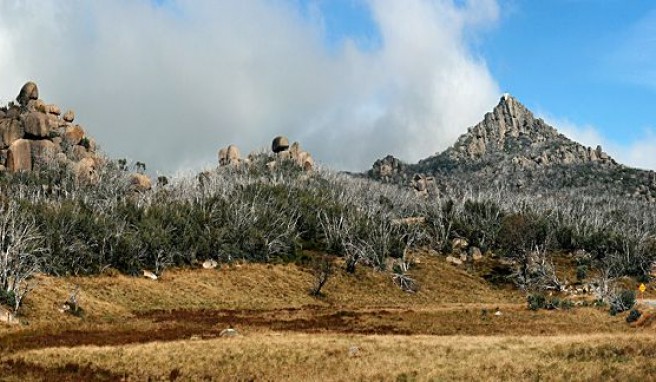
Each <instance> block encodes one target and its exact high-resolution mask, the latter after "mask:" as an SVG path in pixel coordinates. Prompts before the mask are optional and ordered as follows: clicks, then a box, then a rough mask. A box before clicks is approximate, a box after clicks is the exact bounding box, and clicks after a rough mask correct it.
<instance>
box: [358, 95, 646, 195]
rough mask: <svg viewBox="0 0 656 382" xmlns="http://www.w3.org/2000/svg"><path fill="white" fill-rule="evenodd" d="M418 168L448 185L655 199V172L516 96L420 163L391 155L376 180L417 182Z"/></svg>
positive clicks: (379, 164)
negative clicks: (625, 161)
mask: <svg viewBox="0 0 656 382" xmlns="http://www.w3.org/2000/svg"><path fill="white" fill-rule="evenodd" d="M415 175H419V176H418V177H417V179H420V178H419V177H421V176H424V177H426V176H428V177H433V178H434V184H435V186H436V187H437V188H438V189H441V190H446V189H458V188H463V187H470V188H473V189H483V190H485V189H488V190H493V189H499V188H505V189H508V190H510V191H513V192H520V193H525V194H552V195H558V194H561V195H567V194H568V193H571V192H586V193H593V194H596V195H612V196H622V197H632V198H636V199H641V200H646V201H649V202H652V203H653V202H656V173H654V172H653V171H643V170H639V169H634V168H630V167H626V166H623V165H621V164H619V163H617V162H616V161H615V160H614V159H613V158H611V157H610V156H609V155H608V154H607V153H606V152H604V151H603V149H602V148H601V146H597V147H596V148H595V149H593V148H590V147H586V146H584V145H581V144H579V143H577V142H575V141H573V140H571V139H569V138H567V137H566V136H564V135H563V134H560V133H559V132H558V131H557V130H556V129H555V128H553V127H552V126H549V125H548V124H546V123H545V122H544V121H543V120H542V119H540V118H536V117H535V116H534V115H533V113H532V112H531V111H530V110H528V109H527V108H526V107H525V106H524V105H522V104H521V103H520V102H519V101H518V100H516V99H515V98H514V97H512V96H510V95H504V96H503V97H501V99H500V101H499V104H498V105H497V106H496V107H495V108H494V110H492V111H491V112H489V113H487V114H485V116H484V118H483V120H482V121H481V122H480V123H478V124H477V125H475V126H473V127H470V128H469V129H468V130H467V132H466V133H465V134H463V135H461V136H460V138H458V140H457V142H456V143H454V144H453V145H452V146H451V147H449V148H448V149H446V150H445V151H443V152H441V153H439V154H437V155H435V156H431V157H428V158H426V159H423V160H421V161H419V163H416V164H404V163H402V162H401V161H399V160H398V159H396V158H394V157H393V156H388V157H386V158H384V159H381V160H378V161H377V162H376V163H375V164H374V166H373V168H372V170H370V171H369V176H371V177H373V178H375V179H379V180H382V181H385V182H395V183H401V184H411V183H413V180H414V178H413V177H415ZM416 183H417V180H414V184H416Z"/></svg>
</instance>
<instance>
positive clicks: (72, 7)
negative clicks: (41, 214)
mask: <svg viewBox="0 0 656 382" xmlns="http://www.w3.org/2000/svg"><path fill="white" fill-rule="evenodd" d="M361 1H363V2H364V3H363V4H364V6H365V9H367V10H368V11H370V12H371V16H372V20H373V21H374V23H375V26H376V28H377V31H378V33H379V34H380V44H377V46H376V48H375V49H362V48H360V47H359V46H358V44H356V42H355V40H351V39H346V40H344V41H341V42H340V44H339V45H338V47H337V49H335V48H334V47H331V48H329V47H328V46H327V45H328V44H326V41H325V30H324V25H323V24H322V23H321V21H320V18H321V15H320V14H319V15H316V14H314V15H313V17H308V16H307V15H304V13H303V12H302V11H301V7H299V5H298V3H297V2H289V1H277V0H244V1H214V0H195V1H183V0H179V1H173V0H171V1H165V2H161V1H160V2H151V1H147V0H139V1H136V0H135V1H131V0H115V1H110V0H99V1H76V0H57V1H55V0H42V1H38V2H36V1H28V0H0V76H1V80H2V81H0V103H6V102H8V101H9V100H10V99H11V98H13V97H14V96H15V95H16V94H17V93H18V90H19V88H20V86H21V85H22V83H23V82H25V81H26V80H34V81H36V82H37V83H38V84H39V86H40V90H41V97H42V98H44V99H45V100H46V102H52V103H57V104H59V105H60V106H61V107H62V108H64V109H66V108H73V109H75V110H76V112H77V115H78V121H79V122H80V123H81V124H83V125H84V126H85V128H86V129H87V131H88V132H89V134H90V135H92V136H94V137H95V138H96V139H97V140H98V142H99V143H100V144H101V146H102V148H103V149H104V150H105V151H106V152H108V154H110V155H111V156H114V157H128V158H131V159H134V160H141V161H145V162H146V163H147V164H148V165H149V169H151V170H152V169H156V170H159V171H162V172H165V173H170V172H174V171H176V170H178V169H181V168H189V167H194V168H196V167H201V166H202V165H207V164H215V163H216V161H217V160H216V152H217V150H218V149H219V148H220V147H222V146H225V145H227V144H230V143H234V144H237V145H238V146H239V147H240V148H241V149H242V152H249V151H252V150H255V149H257V148H260V147H263V146H267V145H268V144H269V142H270V140H271V139H272V138H273V137H274V136H275V135H278V134H284V135H287V136H288V137H289V138H290V139H292V140H298V141H300V142H301V144H302V145H303V146H304V147H305V148H307V149H308V150H309V151H310V152H312V153H313V156H314V157H315V158H316V159H318V160H319V162H321V163H324V164H327V165H330V166H334V167H337V168H339V169H349V170H363V169H366V168H368V167H369V166H370V165H371V163H372V162H373V161H374V160H375V159H377V158H379V157H382V156H384V155H386V154H389V153H391V154H394V155H396V156H398V157H401V158H402V159H404V160H407V161H416V160H417V159H419V158H423V157H426V156H428V155H431V154H433V153H435V152H437V151H440V150H442V149H444V148H446V147H447V146H449V145H450V144H451V143H453V141H455V139H456V137H457V136H458V135H459V134H460V133H462V132H464V131H465V130H466V127H467V126H470V125H472V124H474V123H476V122H477V121H478V120H479V119H480V118H481V117H482V115H483V114H484V112H486V111H488V110H489V109H491V107H492V106H493V105H494V104H495V103H496V101H497V99H498V96H499V93H500V92H499V90H498V86H497V84H496V82H495V80H494V79H493V78H492V76H491V75H490V73H489V71H488V69H487V67H486V65H485V62H484V61H483V60H482V59H480V58H479V57H477V56H476V55H475V54H474V53H473V52H472V50H471V48H470V44H469V41H468V39H469V38H471V36H472V31H477V30H481V29H484V28H486V27H489V26H490V25H494V24H495V23H496V21H497V18H498V13H499V10H498V6H497V3H496V1H495V0H478V1H475V0H470V1H464V2H463V1H456V0H403V1H398V0H361Z"/></svg>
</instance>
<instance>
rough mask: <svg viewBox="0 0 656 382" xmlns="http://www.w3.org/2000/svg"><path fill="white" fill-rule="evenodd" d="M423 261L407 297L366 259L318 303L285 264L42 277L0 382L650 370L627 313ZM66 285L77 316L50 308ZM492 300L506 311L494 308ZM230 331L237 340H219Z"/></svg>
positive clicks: (5, 336) (1, 359)
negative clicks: (538, 301)
mask: <svg viewBox="0 0 656 382" xmlns="http://www.w3.org/2000/svg"><path fill="white" fill-rule="evenodd" d="M419 259H420V260H421V262H420V264H418V265H417V266H416V267H415V268H414V269H413V270H412V271H411V275H412V276H413V277H414V278H416V279H417V280H418V281H419V282H420V283H421V286H422V288H421V291H420V292H419V293H416V294H408V293H405V292H402V291H401V290H399V289H398V288H397V287H396V286H395V285H394V284H393V283H392V282H391V278H390V275H389V274H385V273H381V272H374V271H372V270H370V269H365V268H360V269H359V270H358V272H357V274H356V275H348V274H345V273H343V272H341V271H339V272H338V273H337V274H336V275H335V277H334V278H333V279H331V280H330V282H329V284H328V285H327V286H326V288H325V296H324V297H322V298H313V297H310V296H309V295H308V293H307V290H308V288H309V286H310V285H311V283H312V276H311V274H310V273H309V272H308V271H307V270H305V269H302V268H299V267H297V266H295V265H259V264H244V265H239V266H237V265H234V266H229V267H223V268H222V269H218V270H172V271H169V272H167V273H166V274H165V275H164V276H163V277H162V278H161V279H160V280H158V281H152V280H146V279H141V278H130V277H125V276H101V277H91V278H49V277H42V278H40V280H39V281H40V283H39V286H38V288H37V289H36V290H35V291H34V292H33V294H32V295H31V296H30V298H29V301H28V303H27V305H26V307H25V308H26V309H25V311H24V314H25V316H24V319H25V320H26V321H27V322H29V325H26V326H23V327H20V328H16V327H14V328H8V327H1V326H0V380H31V379H37V380H38V379H41V380H82V379H84V380H94V379H95V380H119V379H121V378H123V377H124V376H126V375H127V376H128V380H146V379H148V378H149V377H153V378H154V379H162V380H168V379H170V377H171V376H176V375H178V374H179V375H180V378H181V379H182V380H199V379H203V378H204V377H206V376H207V377H211V378H212V379H213V380H240V379H241V380H251V379H253V378H254V379H257V380H272V379H273V380H278V379H282V380H404V378H405V380H413V378H416V379H418V380H430V379H437V380H442V379H463V380H471V379H472V378H475V379H482V380H486V379H487V380H503V379H506V380H536V379H540V378H542V379H578V380H599V379H600V378H602V379H612V378H613V377H614V376H620V377H622V376H623V377H624V378H620V379H626V377H632V376H639V375H644V374H645V373H647V375H648V374H649V373H653V372H656V361H652V359H653V357H652V356H653V355H656V340H654V339H652V338H651V337H650V336H649V335H648V334H647V335H646V334H645V333H642V334H641V333H635V329H633V328H630V327H629V326H628V325H626V324H625V323H624V321H623V320H624V317H623V316H618V317H610V316H609V315H608V313H607V312H605V311H604V310H601V309H594V308H577V309H573V310H570V311H540V312H531V311H528V310H527V309H526V307H525V304H524V300H523V297H522V296H521V294H519V293H517V292H514V291H509V290H502V289H495V288H493V287H490V285H489V284H487V283H485V282H484V281H483V280H482V279H480V278H477V277H474V276H471V275H469V274H467V273H466V272H464V271H463V270H461V269H458V268H456V267H453V266H451V265H448V264H446V262H445V261H444V260H443V259H442V258H438V257H430V256H427V255H423V256H419ZM75 285H77V286H79V288H80V303H81V306H82V307H83V308H84V309H85V311H86V316H85V317H84V318H82V319H80V318H76V317H72V316H70V315H67V314H62V313H59V312H58V311H57V309H58V308H59V306H60V305H61V303H62V302H63V301H65V300H66V298H67V296H68V293H69V291H70V290H71V289H72V288H73V287H74V286H75ZM496 307H499V308H500V309H501V311H502V313H503V315H501V316H495V315H494V314H492V313H493V312H494V310H495V308H496ZM228 326H234V327H235V328H237V329H238V330H239V331H240V332H241V334H242V336H240V337H237V338H221V337H218V334H219V333H220V331H221V330H222V329H224V328H226V327H228ZM595 333H599V334H595ZM398 334H406V335H404V336H399V335H398ZM584 334H585V335H584ZM70 346H72V347H70ZM352 346H356V347H357V348H358V349H359V350H358V352H357V355H356V356H355V357H351V356H350V355H349V348H350V347H352ZM652 353H653V354H652ZM135 359H139V360H140V362H139V363H135V362H134V360H135Z"/></svg>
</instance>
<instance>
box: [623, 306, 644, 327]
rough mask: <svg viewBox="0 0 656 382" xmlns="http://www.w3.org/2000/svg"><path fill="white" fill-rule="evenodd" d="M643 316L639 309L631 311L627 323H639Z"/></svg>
mask: <svg viewBox="0 0 656 382" xmlns="http://www.w3.org/2000/svg"><path fill="white" fill-rule="evenodd" d="M640 316H642V313H640V311H639V310H638V309H631V311H630V312H629V315H628V316H626V322H628V323H629V324H630V323H632V322H635V321H638V319H639V318H640Z"/></svg>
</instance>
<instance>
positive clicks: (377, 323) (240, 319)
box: [139, 306, 416, 335]
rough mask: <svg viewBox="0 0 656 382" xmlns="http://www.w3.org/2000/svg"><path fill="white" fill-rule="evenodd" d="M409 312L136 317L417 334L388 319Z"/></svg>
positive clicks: (318, 310) (320, 310) (309, 310)
mask: <svg viewBox="0 0 656 382" xmlns="http://www.w3.org/2000/svg"><path fill="white" fill-rule="evenodd" d="M404 313H412V310H401V311H398V312H397V311H395V312H390V311H386V310H373V311H359V310H355V311H354V310H338V311H335V310H334V309H329V308H324V307H321V306H311V307H306V308H303V309H296V308H293V309H278V310H201V311H198V310H185V309H179V310H170V311H151V312H146V313H141V314H139V317H140V318H143V319H151V320H153V321H154V322H157V323H165V322H178V323H181V322H185V323H189V324H194V325H205V326H210V327H214V326H216V327H222V328H225V327H251V328H266V329H269V330H274V331H294V332H306V333H316V332H336V333H346V334H406V335H410V334H416V333H412V332H411V331H409V330H403V329H401V328H398V327H397V326H396V325H393V324H391V323H390V322H389V321H390V320H389V319H387V318H388V317H389V316H391V315H394V314H404Z"/></svg>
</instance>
